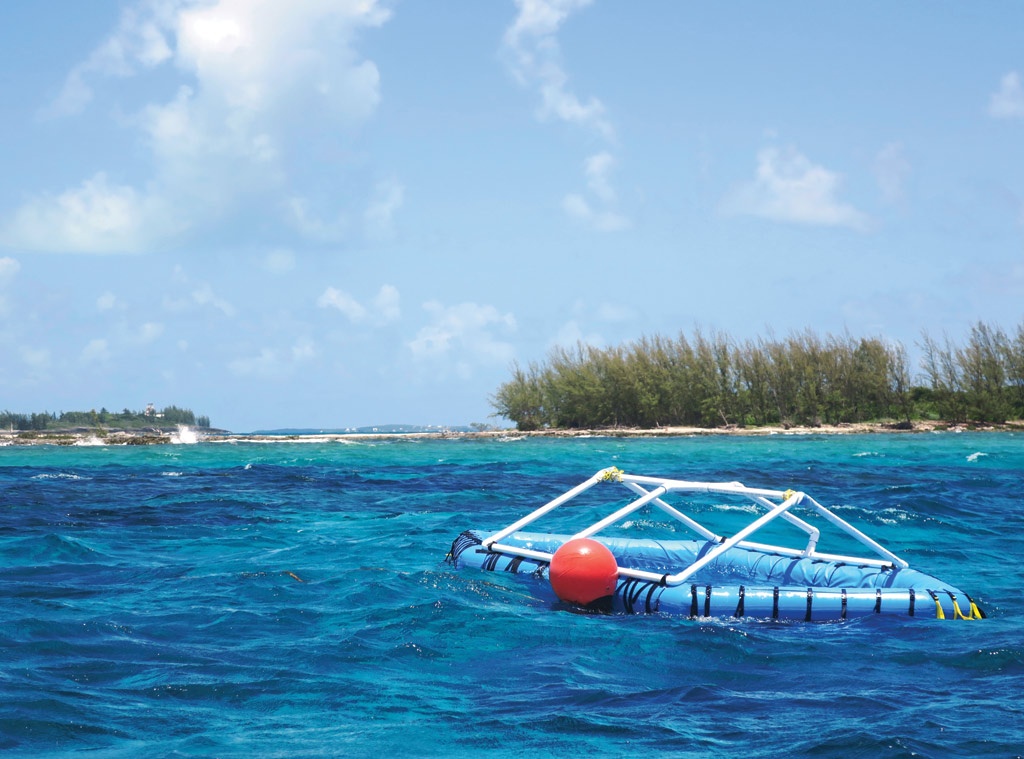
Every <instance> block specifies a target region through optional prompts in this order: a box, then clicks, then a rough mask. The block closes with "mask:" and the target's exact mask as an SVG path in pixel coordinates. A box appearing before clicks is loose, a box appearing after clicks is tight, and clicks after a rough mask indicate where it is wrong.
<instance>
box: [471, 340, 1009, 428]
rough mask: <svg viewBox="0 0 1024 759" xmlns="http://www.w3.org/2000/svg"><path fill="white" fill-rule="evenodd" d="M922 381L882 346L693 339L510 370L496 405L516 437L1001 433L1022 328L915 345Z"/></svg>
mask: <svg viewBox="0 0 1024 759" xmlns="http://www.w3.org/2000/svg"><path fill="white" fill-rule="evenodd" d="M918 347H919V348H920V350H921V354H922V355H921V360H920V371H919V372H914V371H913V369H912V368H911V363H910V360H909V357H908V352H907V350H906V348H905V347H904V346H903V345H902V344H900V343H899V342H896V341H890V340H884V339H881V338H876V337H871V338H856V337H853V336H851V335H838V336H837V335H826V336H824V337H822V336H820V335H818V334H816V333H815V332H813V331H812V330H810V329H808V330H804V331H802V332H796V333H793V334H791V335H789V336H788V337H785V338H777V337H775V336H774V335H769V336H768V337H767V338H758V339H756V340H745V341H738V340H734V339H732V338H731V337H729V336H728V335H727V334H725V333H723V332H712V333H706V332H703V331H701V330H700V329H697V330H695V331H694V333H693V334H692V335H690V336H687V335H685V334H682V333H680V334H679V335H678V336H676V337H664V336H659V335H656V336H654V337H645V338H642V339H640V340H638V341H635V342H631V343H627V344H625V345H621V346H615V347H611V348H599V347H595V346H592V345H586V344H583V343H578V344H577V345H576V346H575V347H574V348H565V347H561V346H559V347H556V348H554V349H552V350H551V351H550V353H549V354H548V357H547V360H546V361H545V362H542V363H531V364H529V365H528V366H525V367H523V366H520V365H518V364H514V365H513V366H512V377H511V378H510V379H509V380H508V381H507V382H505V383H503V384H502V385H501V386H500V387H499V388H498V390H497V391H496V392H495V393H494V395H493V396H492V397H491V405H492V407H493V408H494V411H495V416H499V417H504V418H505V419H508V420H510V421H511V422H513V423H514V424H515V425H516V427H517V429H518V430H519V431H521V432H534V431H543V430H572V429H588V430H594V429H616V428H638V429H658V428H669V427H692V428H698V429H709V430H710V429H721V428H726V429H758V428H761V429H764V428H773V427H782V428H783V429H790V428H796V427H807V428H827V427H833V428H837V427H841V426H844V425H845V426H849V425H862V424H873V425H879V426H881V427H883V428H892V429H906V430H909V429H913V428H915V427H917V428H920V427H921V426H931V425H935V424H939V425H942V426H959V427H973V428H977V427H993V426H995V427H998V426H1000V425H1006V424H1007V423H1012V422H1013V421H1019V420H1021V419H1024V324H1021V325H1019V326H1018V327H1017V330H1016V333H1015V334H1007V333H1006V332H1004V331H1003V330H1002V329H1000V328H998V327H994V326H991V325H987V324H984V323H982V322H979V323H977V324H975V325H974V326H972V327H971V329H970V334H969V336H968V337H967V339H966V341H965V343H964V344H963V345H956V344H954V343H952V342H951V341H950V340H949V339H948V338H946V339H945V340H944V341H942V342H939V341H937V340H935V339H933V338H931V337H930V336H928V335H927V334H924V335H923V336H922V338H921V342H920V343H919V345H918Z"/></svg>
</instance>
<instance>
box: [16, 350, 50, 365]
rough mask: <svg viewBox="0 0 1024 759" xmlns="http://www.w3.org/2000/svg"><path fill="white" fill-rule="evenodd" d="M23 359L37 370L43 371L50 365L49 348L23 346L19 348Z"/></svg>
mask: <svg viewBox="0 0 1024 759" xmlns="http://www.w3.org/2000/svg"><path fill="white" fill-rule="evenodd" d="M19 353H20V354H21V360H22V361H23V362H24V363H25V364H26V365H27V366H29V367H30V368H31V369H33V370H35V371H43V370H45V369H48V368H49V366H50V350H49V348H29V347H23V348H21V349H20V350H19Z"/></svg>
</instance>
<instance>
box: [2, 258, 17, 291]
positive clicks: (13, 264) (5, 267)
mask: <svg viewBox="0 0 1024 759" xmlns="http://www.w3.org/2000/svg"><path fill="white" fill-rule="evenodd" d="M20 269H21V264H19V263H18V261H17V260H16V259H14V258H11V257H10V256H4V257H3V258H0V285H5V284H7V283H8V282H10V281H11V280H12V279H14V275H15V274H17V273H18V271H19V270H20Z"/></svg>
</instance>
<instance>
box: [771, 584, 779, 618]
mask: <svg viewBox="0 0 1024 759" xmlns="http://www.w3.org/2000/svg"><path fill="white" fill-rule="evenodd" d="M778 618H779V586H778V585H776V586H775V590H774V591H773V592H772V619H778Z"/></svg>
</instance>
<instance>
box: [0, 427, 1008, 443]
mask: <svg viewBox="0 0 1024 759" xmlns="http://www.w3.org/2000/svg"><path fill="white" fill-rule="evenodd" d="M967 431H976V432H1024V421H1016V422H1008V423H1006V424H1001V425H972V424H955V425H954V424H949V423H945V422H935V421H918V422H913V423H912V424H910V425H907V424H906V423H903V424H887V423H880V422H879V423H866V422H865V423H857V424H839V425H822V426H818V427H782V426H773V427H736V426H729V427H713V428H704V427H658V428H653V429H634V428H621V427H617V428H607V429H589V430H575V429H573V430H568V429H557V430H554V429H546V430H535V431H530V432H523V431H519V430H515V429H504V430H486V431H473V432H464V431H445V430H439V431H430V432H398V433H396V432H381V433H376V432H375V433H321V434H269V433H259V434H244V433H232V432H228V431H226V430H192V429H190V428H188V427H184V428H178V429H176V430H168V429H145V430H81V429H75V430H49V431H43V432H36V431H20V432H19V431H0V447H4V446H26V445H64V446H112V445H174V444H190V443H199V442H202V443H289V442H294V443H325V442H340V443H345V442H358V441H365V440H394V439H402V438H407V439H432V440H474V439H484V440H486V439H510V438H529V437H541V438H587V437H616V438H652V437H701V436H705V437H716V436H740V437H744V436H745V437H751V436H766V435H864V434H876V433H886V434H915V433H925V432H967Z"/></svg>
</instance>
